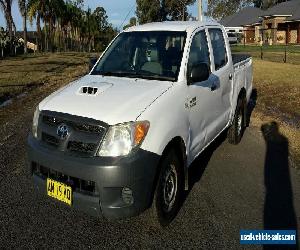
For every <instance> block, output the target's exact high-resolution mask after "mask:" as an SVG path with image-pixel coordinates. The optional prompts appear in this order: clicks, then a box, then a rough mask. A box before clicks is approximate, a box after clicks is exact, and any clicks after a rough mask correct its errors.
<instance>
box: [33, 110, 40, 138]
mask: <svg viewBox="0 0 300 250" xmlns="http://www.w3.org/2000/svg"><path fill="white" fill-rule="evenodd" d="M39 116H40V110H39V107H38V106H37V107H36V109H35V111H34V115H33V121H32V135H33V136H34V137H35V138H37V137H38V135H37V127H38V123H39Z"/></svg>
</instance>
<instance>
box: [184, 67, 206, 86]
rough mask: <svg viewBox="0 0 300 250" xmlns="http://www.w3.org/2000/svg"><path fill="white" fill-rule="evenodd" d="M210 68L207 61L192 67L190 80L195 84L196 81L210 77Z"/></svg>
mask: <svg viewBox="0 0 300 250" xmlns="http://www.w3.org/2000/svg"><path fill="white" fill-rule="evenodd" d="M209 75H210V69H209V67H208V65H207V64H206V63H199V64H196V65H194V66H193V67H192V70H191V72H190V75H189V79H188V82H189V84H193V83H195V82H203V81H206V80H207V79H208V78H209Z"/></svg>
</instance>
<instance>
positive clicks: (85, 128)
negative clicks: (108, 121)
mask: <svg viewBox="0 0 300 250" xmlns="http://www.w3.org/2000/svg"><path fill="white" fill-rule="evenodd" d="M42 121H43V123H45V124H47V125H49V126H52V127H57V126H58V125H59V124H61V123H64V124H67V125H68V126H70V127H72V128H74V129H75V130H77V131H82V132H89V133H97V134H101V133H103V132H104V128H103V127H102V126H100V125H91V124H84V123H82V124H80V123H75V122H73V121H69V120H64V119H60V118H57V117H53V116H48V115H44V116H43V119H42Z"/></svg>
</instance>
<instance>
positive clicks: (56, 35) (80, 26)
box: [28, 0, 116, 51]
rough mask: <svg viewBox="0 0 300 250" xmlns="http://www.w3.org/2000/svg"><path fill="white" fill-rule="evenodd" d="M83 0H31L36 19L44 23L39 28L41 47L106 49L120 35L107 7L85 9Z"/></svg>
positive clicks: (83, 49) (30, 10)
mask: <svg viewBox="0 0 300 250" xmlns="http://www.w3.org/2000/svg"><path fill="white" fill-rule="evenodd" d="M83 2H84V1H83V0H66V1H63V0H42V1H38V0H29V6H28V16H29V20H30V21H31V22H32V21H33V19H36V21H37V27H40V21H41V20H42V21H43V22H44V28H43V30H42V29H39V28H38V34H39V35H38V36H39V37H38V38H39V39H38V40H39V45H40V46H39V47H40V48H41V49H43V50H46V51H47V50H52V51H53V50H59V51H62V50H63V51H69V50H78V51H91V50H94V49H96V50H98V49H99V50H102V49H103V48H104V47H105V46H106V45H107V44H108V43H109V42H110V40H111V39H112V37H113V36H114V35H115V34H116V32H115V30H114V29H113V28H112V26H111V24H109V23H108V16H107V14H106V11H105V9H104V8H103V7H100V6H99V7H97V8H96V9H95V10H94V11H93V12H92V11H91V9H88V10H86V11H85V10H83V7H84V6H83Z"/></svg>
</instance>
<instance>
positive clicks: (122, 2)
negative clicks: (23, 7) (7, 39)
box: [0, 0, 207, 30]
mask: <svg viewBox="0 0 300 250" xmlns="http://www.w3.org/2000/svg"><path fill="white" fill-rule="evenodd" d="M150 1H151V0H150ZM17 2H18V1H17V0H13V8H12V15H13V19H14V21H15V24H16V27H17V30H22V18H21V15H20V12H19V9H18V5H17ZM84 2H85V8H86V9H87V8H88V7H90V8H91V9H92V10H94V9H95V8H96V7H98V6H102V7H104V9H105V10H106V12H107V15H108V20H109V22H110V23H112V24H113V26H114V27H116V28H122V27H123V26H124V25H126V24H127V23H128V22H129V19H130V17H132V16H135V9H136V4H135V2H136V1H135V0H96V1H95V0H85V1H84ZM206 6H207V0H203V8H204V11H205V10H206ZM188 11H189V13H191V14H192V15H193V16H197V15H198V14H197V13H198V12H197V2H196V3H195V4H194V5H193V6H190V7H189V9H188ZM128 13H129V14H128ZM127 15H128V17H127V18H126V16H127ZM125 18H126V19H125ZM124 20H125V21H124ZM123 22H124V23H123ZM122 23H123V24H122ZM33 25H34V24H33ZM0 26H2V27H6V22H5V19H4V15H3V12H2V11H1V10H0ZM28 30H35V26H32V27H31V26H30V25H28Z"/></svg>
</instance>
